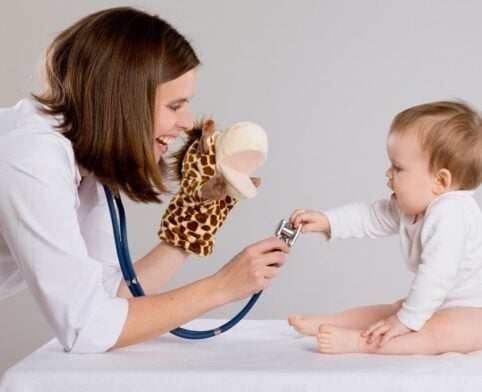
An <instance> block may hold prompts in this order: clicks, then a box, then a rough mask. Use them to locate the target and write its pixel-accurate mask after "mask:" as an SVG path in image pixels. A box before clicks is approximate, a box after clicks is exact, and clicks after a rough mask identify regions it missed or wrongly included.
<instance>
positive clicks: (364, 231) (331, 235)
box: [290, 200, 400, 239]
mask: <svg viewBox="0 0 482 392" xmlns="http://www.w3.org/2000/svg"><path fill="white" fill-rule="evenodd" d="M290 222H291V224H292V225H293V226H294V227H298V226H299V225H300V224H303V227H302V229H301V232H302V233H307V232H321V233H324V234H326V236H327V238H328V239H345V238H352V237H357V238H361V237H383V236H387V235H393V234H397V233H398V230H399V226H400V210H399V208H398V206H397V205H396V202H394V201H392V200H379V201H376V202H372V203H353V204H347V205H344V206H341V207H338V208H335V209H331V210H326V211H323V212H318V211H313V210H303V209H298V210H295V211H294V212H293V213H292V214H291V217H290Z"/></svg>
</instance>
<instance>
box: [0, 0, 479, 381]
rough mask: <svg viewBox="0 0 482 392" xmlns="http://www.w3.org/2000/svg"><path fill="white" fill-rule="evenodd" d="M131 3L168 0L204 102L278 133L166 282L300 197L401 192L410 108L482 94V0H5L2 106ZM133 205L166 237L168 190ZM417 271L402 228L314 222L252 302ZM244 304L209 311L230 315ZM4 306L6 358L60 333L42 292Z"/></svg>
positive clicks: (278, 312) (337, 305)
mask: <svg viewBox="0 0 482 392" xmlns="http://www.w3.org/2000/svg"><path fill="white" fill-rule="evenodd" d="M127 4H130V5H135V6H140V7H142V8H145V9H146V10H148V11H152V12H155V13H158V14H159V15H160V16H161V17H164V18H166V19H167V20H169V21H170V22H171V23H172V24H174V25H175V26H176V27H177V28H178V29H179V30H180V31H181V32H183V33H184V34H185V35H187V36H188V37H189V38H190V39H191V41H192V43H193V45H194V47H195V48H196V50H197V51H198V53H199V56H200V57H201V59H202V62H203V67H202V69H201V72H200V74H199V82H198V86H197V90H196V94H195V99H194V100H193V102H192V111H193V114H194V116H195V117H200V116H202V115H213V116H214V117H215V118H216V119H217V122H218V124H219V126H220V127H226V126H228V125H230V124H232V123H234V122H238V121H247V120H249V121H255V122H257V123H259V124H261V125H262V126H263V127H264V128H265V129H266V131H267V132H268V135H269V143H270V152H269V157H268V161H267V162H266V164H265V165H264V166H263V167H262V168H261V169H260V170H258V172H257V174H258V175H260V176H261V177H262V178H263V185H262V187H261V189H260V192H259V195H258V196H257V197H256V198H255V199H251V200H246V201H243V202H241V203H239V204H238V205H237V207H236V208H235V209H234V210H233V212H232V213H231V215H230V218H229V220H228V221H227V223H226V224H225V225H224V227H223V228H222V229H221V231H220V232H219V235H218V243H217V248H216V251H215V253H214V254H213V255H212V256H210V257H209V258H208V259H207V260H201V259H196V258H193V259H191V260H189V261H188V262H187V263H186V265H185V267H184V268H183V269H182V270H181V271H180V272H179V273H178V274H177V275H176V276H175V278H173V280H172V281H171V282H170V283H169V285H168V286H166V289H168V288H172V287H175V286H178V285H180V284H183V283H187V282H190V281H192V280H194V279H197V278H200V277H203V276H206V275H208V274H210V273H212V272H214V271H216V270H217V269H218V268H219V266H221V265H222V264H223V263H224V262H226V261H227V260H229V259H230V257H231V256H232V255H234V254H235V253H237V252H238V251H240V250H241V249H242V248H243V247H244V246H246V245H248V244H250V243H252V242H255V241H258V240H260V239H262V238H265V237H267V236H269V235H271V234H272V232H273V230H274V228H275V226H276V225H277V223H278V221H279V220H280V219H281V218H286V217H288V216H289V214H290V213H291V212H292V210H293V209H295V208H300V207H303V208H314V209H322V208H330V207H334V206H337V205H339V204H341V203H346V202H350V201H359V200H374V199H378V198H382V197H385V196H388V195H389V191H388V190H387V188H386V186H385V182H386V180H385V177H384V172H385V169H386V168H387V166H388V160H387V157H386V153H385V137H386V133H387V128H388V126H389V124H390V121H391V119H392V118H393V116H394V115H395V114H396V113H398V112H399V111H401V110H403V109H405V108H407V107H409V106H412V105H415V104H419V103H423V102H427V101H433V100H440V99H450V98H455V97H459V98H463V99H466V100H468V101H469V102H472V103H473V104H474V105H476V106H478V107H479V108H480V107H482V88H481V79H482V78H481V71H482V50H481V47H482V45H481V44H480V42H481V37H482V24H481V23H480V15H481V12H482V3H480V2H479V1H476V0H473V1H448V0H445V1H436V0H432V1H428V0H423V1H420V0H416V1H415V0H411V1H403V2H401V1H376V0H365V1H359V0H352V1H336V0H332V1H308V0H298V1H274V0H273V1H242V2H241V1H239V2H234V1H214V0H210V1H206V0H204V1H194V0H191V1H189V0H176V1H138V2H117V1H107V0H103V1H100V0H95V1H94V0H86V1H75V2H68V1H62V0H58V1H54V0H48V1H47V0H44V1H25V0H17V1H14V2H11V1H8V2H7V1H2V5H1V12H0V53H1V61H0V86H1V87H0V107H4V106H11V105H13V104H15V103H16V101H17V100H19V99H20V98H22V97H24V96H27V95H28V93H29V92H30V91H31V90H32V89H35V88H37V87H38V82H37V81H36V80H37V79H38V77H37V71H36V68H37V67H38V61H39V58H40V56H41V54H42V51H43V49H44V47H45V46H46V45H47V44H48V43H49V42H50V40H51V39H52V38H53V37H54V35H55V34H56V33H57V32H59V31H61V30H62V29H64V28H66V27H67V26H69V25H70V24H71V23H73V22H74V21H76V20H77V19H78V18H80V17H82V16H84V15H86V14H88V13H91V12H94V11H97V10H100V9H103V8H108V7H111V6H117V5H127ZM477 200H478V202H479V204H482V198H481V195H480V192H479V193H478V195H477ZM127 208H128V214H129V215H128V219H129V236H130V247H131V250H132V253H133V255H134V256H135V257H139V256H141V255H142V254H144V252H146V251H148V250H149V249H150V248H151V247H152V246H153V245H154V244H155V243H156V241H157V239H156V232H157V229H158V225H159V218H160V216H161V215H162V212H163V209H164V205H162V206H158V205H152V206H146V205H134V204H132V203H128V206H127ZM410 280H411V275H410V274H409V273H408V272H407V271H406V269H405V267H404V265H403V261H402V258H401V256H400V252H399V248H398V240H397V238H396V237H391V238H387V239H379V240H370V239H361V240H347V241H344V242H333V243H327V242H326V241H324V240H323V238H322V237H321V236H320V235H315V234H310V235H305V236H303V237H302V238H301V239H300V240H299V242H298V243H297V244H296V246H295V248H293V249H292V253H291V255H290V257H289V259H288V263H287V264H286V266H285V268H283V270H282V271H281V272H280V274H279V277H278V278H277V279H275V280H274V281H273V283H272V285H271V287H270V288H269V289H268V290H266V291H265V292H264V293H263V295H262V297H261V299H260V301H259V303H258V304H257V305H256V307H255V308H254V309H253V311H252V312H251V313H250V314H249V317H250V318H285V317H286V316H287V315H288V314H290V313H317V312H333V311H336V310H338V309H342V308H346V307H352V306H357V305H363V304H370V303H385V302H391V301H394V300H396V299H398V298H399V297H401V296H404V295H405V293H406V292H407V288H408V286H409V284H410ZM241 305H242V304H241V303H236V304H232V305H228V306H225V307H223V308H220V309H217V310H215V311H212V312H210V313H208V314H207V315H206V316H207V317H223V318H224V317H229V316H231V315H232V314H233V313H234V312H235V311H237V310H239V309H240V307H241ZM159 311H162V309H160V310H159ZM0 315H1V316H0V373H1V372H2V371H4V370H5V369H6V367H8V366H10V365H12V364H13V363H15V362H16V361H18V360H19V359H21V358H22V357H23V356H25V355H27V354H28V353H30V352H31V351H33V350H34V349H36V348H38V347H39V346H40V345H41V344H42V343H44V342H46V341H47V340H48V339H50V338H51V337H52V334H51V332H50V331H49V329H48V327H47V325H46V323H45V322H44V320H43V319H42V317H41V315H40V314H39V312H38V311H37V309H36V307H35V304H34V302H33V300H32V299H31V297H30V296H29V294H28V293H22V294H19V295H17V296H15V297H12V298H9V299H6V300H4V301H2V302H0Z"/></svg>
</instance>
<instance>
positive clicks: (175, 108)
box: [168, 105, 181, 112]
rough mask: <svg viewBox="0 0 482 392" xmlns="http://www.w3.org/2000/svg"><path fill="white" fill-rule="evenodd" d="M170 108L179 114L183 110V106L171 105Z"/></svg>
mask: <svg viewBox="0 0 482 392" xmlns="http://www.w3.org/2000/svg"><path fill="white" fill-rule="evenodd" d="M168 108H169V109H171V110H172V111H173V112H177V111H178V110H179V109H181V105H169V106H168Z"/></svg>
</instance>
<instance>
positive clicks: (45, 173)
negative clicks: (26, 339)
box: [0, 143, 128, 353]
mask: <svg viewBox="0 0 482 392" xmlns="http://www.w3.org/2000/svg"><path fill="white" fill-rule="evenodd" d="M42 147H43V148H47V151H44V152H45V154H44V156H48V157H49V158H48V159H37V158H34V159H31V160H29V159H22V160H16V161H13V162H11V163H10V164H9V165H5V166H2V167H1V168H0V178H1V179H2V182H3V183H2V186H0V206H1V208H0V230H1V232H2V235H3V237H4V238H5V241H6V242H7V245H8V247H9V249H10V251H11V252H12V254H13V256H14V258H15V260H16V262H17V264H18V266H19V268H20V270H21V273H22V275H23V277H24V279H25V281H26V283H27V285H28V287H29V289H30V290H31V293H32V294H33V297H34V298H35V300H36V302H37V304H38V306H39V307H40V309H41V312H42V313H43V315H44V316H45V318H46V320H47V322H48V323H49V325H50V327H51V328H52V330H53V331H54V333H55V336H56V337H57V338H58V340H59V341H60V343H61V344H62V346H63V347H64V349H65V350H66V351H70V352H75V353H96V352H104V351H106V350H108V349H109V348H110V347H112V346H113V345H114V344H115V342H116V341H117V338H118V336H119V335H120V332H121V330H122V327H123V325H124V323H125V320H126V317H127V312H128V303H127V300H125V299H121V298H116V297H114V296H113V295H112V294H109V293H107V292H106V289H105V287H104V285H103V283H102V268H101V265H100V263H99V262H98V261H96V260H93V259H91V258H89V256H88V254H87V250H86V247H85V244H84V242H83V238H82V235H81V232H80V229H79V224H78V221H77V214H76V209H75V205H76V197H77V190H76V183H75V181H73V180H72V179H73V177H74V175H73V174H72V164H71V162H69V160H68V159H67V158H66V157H65V155H66V153H65V151H63V150H62V149H61V148H58V146H57V147H56V146H55V143H51V144H50V145H47V146H42ZM69 164H70V167H69ZM5 184H6V185H5Z"/></svg>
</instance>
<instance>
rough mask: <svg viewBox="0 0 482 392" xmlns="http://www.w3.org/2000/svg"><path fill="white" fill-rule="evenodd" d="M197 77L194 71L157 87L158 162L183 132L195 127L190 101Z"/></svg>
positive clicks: (155, 117)
mask: <svg viewBox="0 0 482 392" xmlns="http://www.w3.org/2000/svg"><path fill="white" fill-rule="evenodd" d="M196 76H197V70H196V69H192V70H190V71H188V72H186V73H185V74H182V75H181V76H179V77H178V78H177V79H174V80H170V81H169V82H166V83H162V84H160V85H159V86H158V87H157V91H156V112H155V114H154V156H155V157H156V161H157V162H159V160H160V158H161V156H162V155H163V154H165V153H166V152H167V150H168V146H169V144H171V143H172V142H173V141H174V140H175V139H176V138H177V137H178V136H179V133H180V132H181V131H183V130H187V129H191V128H192V127H193V122H192V117H191V113H190V111H189V101H190V100H191V98H192V96H193V93H194V87H195V85H196Z"/></svg>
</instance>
